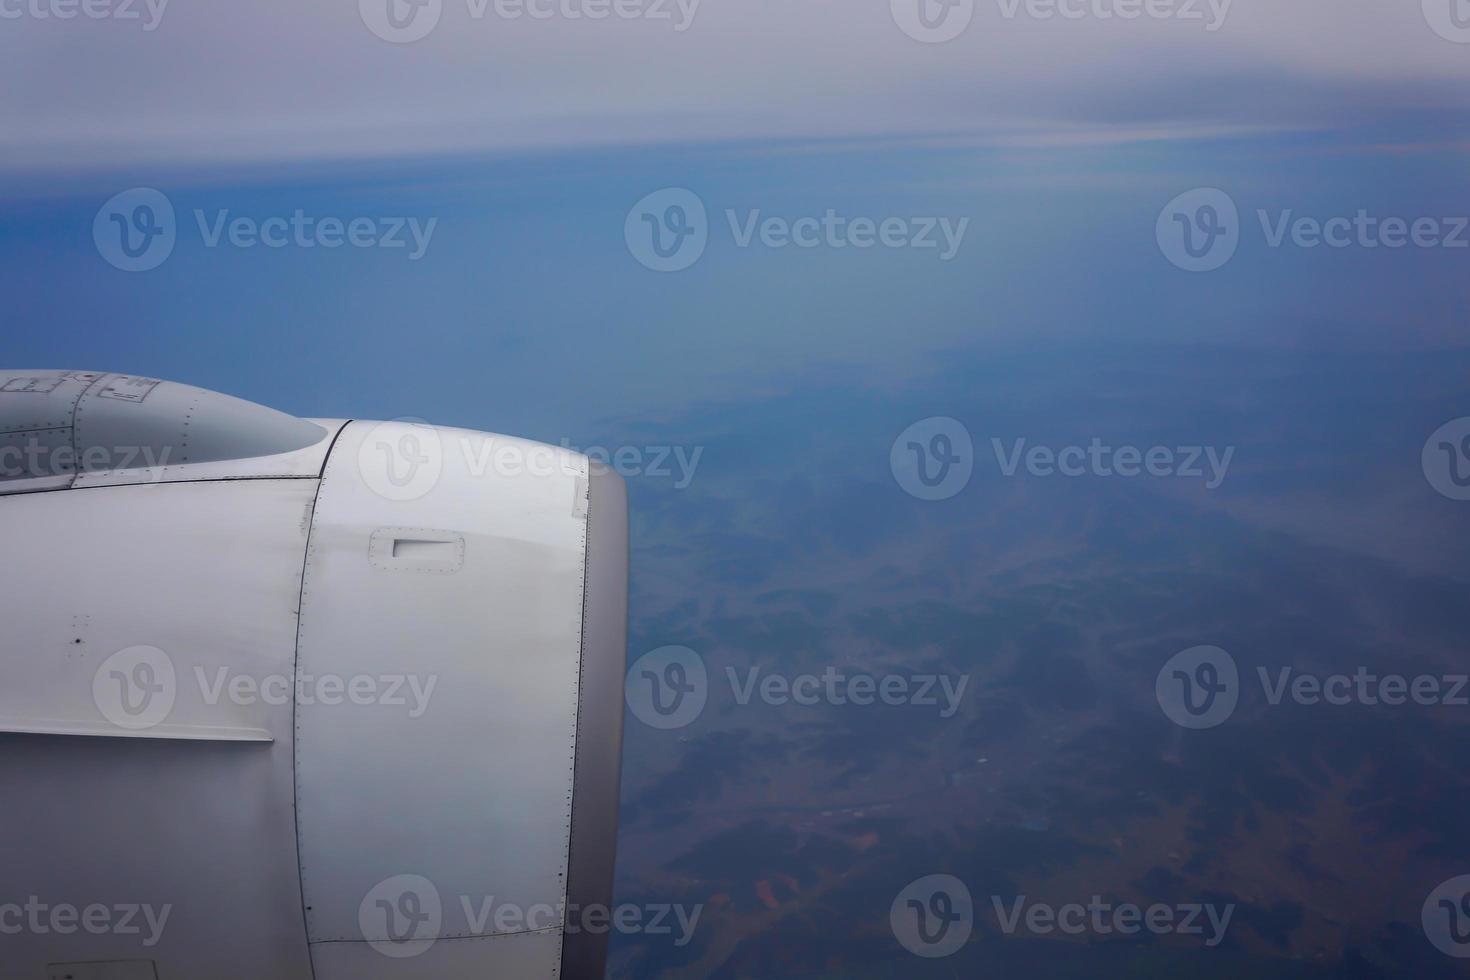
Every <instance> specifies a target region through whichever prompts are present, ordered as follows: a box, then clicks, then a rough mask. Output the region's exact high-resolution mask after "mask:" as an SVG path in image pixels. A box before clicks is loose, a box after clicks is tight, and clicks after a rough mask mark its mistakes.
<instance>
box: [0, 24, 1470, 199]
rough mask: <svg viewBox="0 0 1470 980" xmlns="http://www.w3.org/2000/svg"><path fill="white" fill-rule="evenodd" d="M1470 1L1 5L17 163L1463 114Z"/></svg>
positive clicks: (9, 131)
mask: <svg viewBox="0 0 1470 980" xmlns="http://www.w3.org/2000/svg"><path fill="white" fill-rule="evenodd" d="M920 2H924V3H926V4H927V5H928V6H927V7H926V8H925V13H926V17H927V20H920V19H918V16H917V8H916V6H915V5H917V4H918V3H920ZM944 2H948V3H950V4H952V5H954V6H952V7H945V6H943V5H942V4H943V3H944ZM1456 2H1457V0H1423V3H1422V5H1421V3H1420V2H1418V0H1404V2H1399V3H1382V2H1379V0H1293V2H1291V3H1283V2H1281V0H1233V2H1232V0H892V4H890V2H889V0H881V2H880V0H795V2H793V0H361V2H360V3H359V2H356V0H331V2H325V3H309V4H303V3H298V2H288V0H257V2H252V3H249V4H240V3H231V2H228V0H0V83H3V85H4V88H5V91H6V92H7V93H9V95H8V96H7V97H6V98H5V99H4V100H3V102H0V166H3V167H4V168H5V169H8V170H11V171H16V170H31V169H47V170H50V169H56V168H60V169H68V170H78V169H79V170H92V169H100V168H109V167H115V166H125V165H129V164H138V163H143V164H146V163H148V162H151V161H155V160H172V161H184V162H188V161H200V162H207V161H210V160H226V159H232V160H239V159H242V158H244V159H259V160H290V159H302V158H319V157H327V158H331V157H341V156H393V155H404V154H420V153H443V152H460V151H467V152H481V151H494V150H504V149H515V148H523V147H551V146H569V145H577V144H585V143H624V142H657V141H672V140H703V139H726V138H748V137H777V138H781V137H801V138H805V137H844V136H857V137H872V136H892V135H910V134H935V133H941V134H949V135H953V136H959V137H964V138H974V137H977V136H982V137H985V138H997V139H1005V140H1018V139H1020V140H1026V139H1034V140H1040V141H1047V140H1059V139H1067V138H1070V137H1069V134H1071V133H1072V132H1073V131H1074V130H1075V129H1077V127H1079V126H1080V125H1083V124H1085V125H1086V127H1087V131H1088V132H1089V133H1090V134H1091V136H1090V138H1129V137H1131V136H1147V137H1158V136H1169V135H1171V134H1179V135H1187V136H1193V135H1200V134H1202V133H1206V134H1207V133H1210V132H1214V131H1230V130H1231V129H1233V128H1239V127H1242V126H1244V127H1253V126H1271V127H1277V126H1286V127H1297V126H1314V125H1324V124H1340V123H1342V122H1344V121H1351V120H1353V119H1355V118H1359V117H1362V116H1364V115H1371V116H1375V117H1383V116H1386V115H1389V114H1392V113H1396V112H1401V111H1404V110H1412V109H1445V108H1459V107H1462V106H1464V105H1465V104H1466V102H1467V101H1470V87H1467V86H1466V85H1465V84H1464V83H1465V81H1466V78H1467V76H1470V28H1467V29H1464V30H1463V31H1461V29H1460V28H1459V27H1458V26H1457V22H1456V21H1455V20H1453V19H1452V18H1451V9H1452V5H1453V4H1454V3H1456ZM415 3H416V4H419V6H414V4H415ZM971 3H973V12H971V11H970V9H969V7H968V6H967V5H968V4H971ZM390 4H392V5H393V6H392V8H391V9H390V6H389V5H390ZM905 4H907V5H909V6H907V7H905ZM73 5H75V6H73ZM1440 6H1442V7H1443V8H1444V9H1443V11H1440V10H1439V7H1440ZM532 8H534V10H535V11H536V13H537V15H538V16H532V15H531V10H532ZM599 12H601V13H603V14H604V16H603V17H602V19H592V15H594V14H597V13H599ZM517 13H519V16H515V15H516V14H517ZM946 13H947V15H948V17H949V18H950V19H949V20H948V21H946V20H944V15H946ZM63 14H66V15H70V16H69V18H68V19H63V18H62V17H61V16H59V15H63ZM390 14H391V15H392V19H390ZM573 14H577V15H580V16H572V15H573ZM966 16H969V17H970V19H969V20H968V22H967V24H968V26H966V27H965V29H964V30H963V32H962V33H960V34H959V35H958V36H957V37H955V38H954V39H953V40H950V41H947V42H945V43H923V42H921V41H920V40H916V39H914V37H911V36H909V33H906V32H905V30H904V29H903V27H902V26H901V23H902V24H907V25H908V26H909V27H910V33H914V32H915V31H917V32H918V33H920V34H922V33H924V32H926V31H929V28H926V27H924V26H923V25H924V24H926V23H928V24H935V23H940V24H949V25H951V27H953V26H954V25H957V24H960V23H965V17H966ZM436 18H437V19H436ZM430 23H432V24H433V29H432V30H430V31H429V32H428V33H427V35H426V36H424V37H423V38H422V39H420V40H417V41H413V42H411V43H394V42H393V41H389V40H384V39H383V38H382V37H380V36H379V34H386V35H389V36H395V37H398V38H403V37H406V36H409V35H411V34H412V33H415V32H417V31H419V30H422V29H423V28H424V27H426V26H427V25H428V24H430ZM370 24H371V25H373V26H375V27H376V28H377V31H378V33H375V32H374V30H373V29H372V27H370ZM395 24H396V25H400V26H394V25H395ZM402 25H407V26H402ZM1457 32H1460V33H1457ZM1461 33H1463V34H1464V37H1463V38H1461ZM930 36H933V35H932V33H931V35H930ZM1456 38H1460V40H1456ZM1461 41H1463V42H1465V43H1461ZM1099 127H1101V128H1102V129H1103V130H1104V131H1105V132H1104V133H1103V134H1102V135H1101V137H1099V135H1098V132H1097V130H1098V128H1099ZM83 147H85V148H86V150H85V152H83V150H82V149H81V148H83Z"/></svg>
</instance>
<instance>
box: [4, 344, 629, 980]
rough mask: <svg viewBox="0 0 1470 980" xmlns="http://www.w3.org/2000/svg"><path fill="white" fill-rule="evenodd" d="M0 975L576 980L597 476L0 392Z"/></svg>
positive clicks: (116, 394)
mask: <svg viewBox="0 0 1470 980" xmlns="http://www.w3.org/2000/svg"><path fill="white" fill-rule="evenodd" d="M0 540H3V541H4V542H5V545H4V551H3V554H4V562H5V569H4V572H3V574H4V580H5V588H4V589H3V590H0V608H3V612H4V618H3V622H4V626H5V638H4V640H3V643H0V799H3V800H4V801H5V803H4V807H3V811H0V827H3V831H4V835H3V836H4V843H3V844H0V976H3V977H10V976H17V977H26V978H33V977H34V978H37V980H39V978H58V980H60V978H72V980H145V978H146V980H154V978H159V980H174V978H188V980H194V978H201V977H208V978H211V980H228V978H239V980H263V978H270V980H274V978H282V980H297V978H300V980H311V978H315V980H377V978H383V980H388V978H398V977H442V978H453V977H477V978H479V977H496V978H502V977H504V978H519V977H558V976H560V977H572V978H601V977H602V975H603V969H604V963H605V959H606V934H605V931H603V930H598V929H595V928H584V927H579V926H580V925H581V924H582V919H581V918H580V914H581V912H582V911H583V910H587V909H589V908H598V907H602V908H605V907H607V906H608V905H609V904H610V903H611V898H612V896H611V891H612V874H613V859H614V850H615V846H616V834H617V806H618V785H619V760H620V750H621V736H622V710H623V705H622V684H623V670H624V657H625V642H626V632H627V502H626V495H625V490H624V487H623V484H622V481H621V480H620V479H619V478H618V477H617V476H616V475H614V474H612V473H610V472H607V471H605V470H602V469H600V468H598V467H595V466H593V465H592V464H591V463H590V462H589V460H588V459H587V458H586V457H585V456H582V455H580V454H577V453H574V452H571V451H568V450H565V449H560V448H556V447H552V446H546V445H542V444H538V443H532V442H527V441H524V440H519V439H512V438H507V437H504V436H498V435H489V434H485V433H478V432H469V431H465V430H457V429H447V428H440V427H434V426H429V425H425V424H417V423H409V422H389V423H373V422H362V421H348V422H342V421H323V420H303V419H296V418H292V417H290V416H286V415H283V414H281V413H279V412H275V411H273V410H270V409H266V408H262V407H261V406H258V405H253V404H250V403H247V402H242V401H239V400H238V399H233V398H229V397H228V396H224V395H219V394H215V393H211V392H206V391H202V390H200V389H196V388H191V387H188V386H186V385H178V384H172V383H169V382H159V381H155V380H152V379H145V378H135V377H129V376H122V375H116V374H101V373H86V372H60V371H5V372H0Z"/></svg>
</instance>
